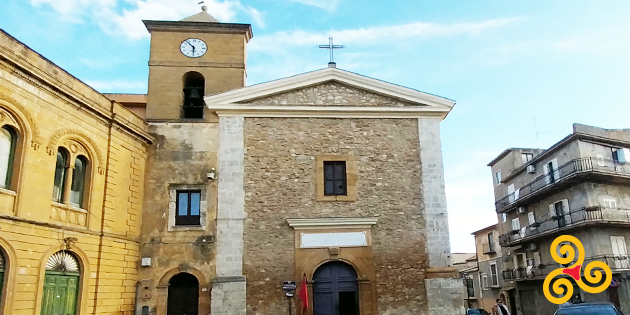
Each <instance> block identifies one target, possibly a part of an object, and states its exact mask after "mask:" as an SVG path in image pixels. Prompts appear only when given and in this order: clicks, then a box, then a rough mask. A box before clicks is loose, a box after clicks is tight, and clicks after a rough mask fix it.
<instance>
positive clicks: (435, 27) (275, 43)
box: [249, 18, 520, 52]
mask: <svg viewBox="0 0 630 315" xmlns="http://www.w3.org/2000/svg"><path fill="white" fill-rule="evenodd" d="M519 20H520V18H510V19H493V20H488V21H483V22H478V23H455V24H437V23H424V22H414V23H408V24H399V25H392V26H376V27H369V28H359V29H347V30H339V31H337V30H331V31H329V32H325V33H322V32H308V31H304V30H294V31H290V32H277V33H275V34H271V35H264V36H259V37H257V38H254V39H253V40H252V42H251V43H250V45H249V49H251V50H252V51H268V52H276V51H277V49H278V48H279V47H287V46H311V45H319V44H322V41H324V42H325V41H326V39H327V38H328V37H329V36H332V37H334V38H335V42H337V43H340V44H344V45H351V44H356V45H383V44H391V43H395V42H398V43H405V42H409V41H410V39H416V40H417V39H423V38H429V37H441V36H454V35H462V34H465V35H476V34H479V33H481V32H483V31H485V30H488V29H495V28H501V27H504V26H506V25H508V24H511V23H514V22H516V21H519Z"/></svg>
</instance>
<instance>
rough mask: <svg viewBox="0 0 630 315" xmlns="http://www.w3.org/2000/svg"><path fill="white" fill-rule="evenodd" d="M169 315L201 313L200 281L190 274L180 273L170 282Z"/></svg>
mask: <svg viewBox="0 0 630 315" xmlns="http://www.w3.org/2000/svg"><path fill="white" fill-rule="evenodd" d="M166 313H167V315H197V314H198V313H199V281H198V280H197V278H196V277H195V276H193V275H191V274H189V273H185V272H182V273H179V274H176V275H174V276H173V278H171V280H170V281H169V282H168V301H167V312H166Z"/></svg>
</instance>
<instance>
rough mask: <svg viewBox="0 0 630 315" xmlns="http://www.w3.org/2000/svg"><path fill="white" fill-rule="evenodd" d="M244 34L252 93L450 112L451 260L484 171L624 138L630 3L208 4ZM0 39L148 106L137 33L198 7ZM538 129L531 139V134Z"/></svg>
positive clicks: (24, 9)
mask: <svg viewBox="0 0 630 315" xmlns="http://www.w3.org/2000/svg"><path fill="white" fill-rule="evenodd" d="M205 2H206V5H208V7H209V10H208V11H209V13H210V14H212V15H213V16H215V17H216V18H217V19H218V20H219V21H221V22H234V23H251V24H252V26H253V30H254V38H253V39H252V41H251V42H250V44H249V46H248V49H249V50H248V84H254V83H259V82H264V81H268V80H273V79H277V78H281V77H285V76H289V75H294V74H297V73H302V72H306V71H311V70H315V69H319V68H324V67H326V64H327V62H328V52H327V51H326V50H323V49H318V48H317V45H318V44H326V43H327V40H328V37H329V36H334V38H335V43H336V44H342V45H345V48H344V49H343V50H341V51H335V52H336V54H335V59H336V61H337V64H338V67H339V68H342V69H345V70H350V71H353V72H357V73H360V74H363V75H367V76H371V77H375V78H378V79H382V80H386V81H390V82H393V83H396V84H400V85H404V86H408V87H411V88H414V89H418V90H421V91H425V92H429V93H432V94H437V95H441V96H444V97H447V98H450V99H455V100H456V101H457V105H456V106H455V108H454V110H453V111H452V112H451V113H450V114H449V116H448V117H447V118H446V120H445V121H444V122H443V124H442V144H443V153H444V163H445V175H446V189H447V196H448V208H449V217H450V229H451V243H452V250H453V251H454V252H464V251H468V252H472V251H473V250H474V243H473V239H472V237H471V236H470V233H471V232H472V231H475V230H477V229H480V228H483V227H485V226H487V225H490V224H493V223H495V222H496V216H495V214H494V207H493V206H494V205H493V196H492V179H491V174H490V170H489V168H488V167H487V166H486V164H487V163H488V162H489V161H490V160H491V159H492V158H494V157H495V156H496V155H498V154H499V153H500V152H501V151H503V150H504V149H505V148H507V147H540V148H546V147H549V146H550V145H551V144H553V143H554V142H556V141H558V140H560V139H561V138H562V137H564V136H566V135H567V134H569V133H570V132H571V124H572V123H574V122H579V123H584V124H590V125H595V126H600V127H605V128H629V127H630V123H629V118H630V115H628V114H629V113H630V110H629V107H630V101H629V99H630V80H629V79H628V78H629V73H630V62H629V56H630V19H628V18H627V17H628V16H630V2H629V1H624V0H619V1H606V0H600V1H577V0H573V1H539V0H530V1H498V0H497V1H481V0H480V1H437V0H436V1H422V0H415V1H411V0H406V1H371V2H370V1H359V0H273V1H271V0H256V1H254V0H252V1H245V0H241V1H240V2H239V1H236V0H225V1H217V0H206V1H205ZM0 7H1V8H2V9H0V28H2V29H4V30H5V31H7V32H8V33H10V34H11V35H13V36H15V37H16V38H18V39H19V40H21V41H22V42H24V43H26V44H27V45H29V46H30V47H31V48H33V49H35V50H36V51H38V52H39V53H41V54H42V55H44V56H45V57H47V58H48V59H50V60H52V61H53V62H55V63H56V64H58V65H59V66H61V67H62V68H64V69H66V70H67V71H68V72H70V73H71V74H73V75H75V76H76V77H78V78H79V79H81V80H83V81H84V82H86V83H88V84H90V85H92V86H93V87H94V88H96V89H97V90H99V91H101V92H125V93H145V92H146V85H147V73H148V67H147V61H148V54H149V34H148V33H147V32H146V30H145V29H144V26H143V25H142V23H141V20H142V19H155V20H180V19H182V18H184V17H186V16H189V15H192V14H195V13H197V12H198V11H199V6H198V5H197V1H196V0H192V1H184V0H0ZM535 125H536V126H537V128H535Z"/></svg>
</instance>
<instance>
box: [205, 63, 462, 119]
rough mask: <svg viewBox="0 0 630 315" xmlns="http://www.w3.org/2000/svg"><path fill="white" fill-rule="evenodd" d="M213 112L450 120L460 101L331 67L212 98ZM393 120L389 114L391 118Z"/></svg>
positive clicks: (207, 100) (210, 101)
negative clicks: (423, 114)
mask: <svg viewBox="0 0 630 315" xmlns="http://www.w3.org/2000/svg"><path fill="white" fill-rule="evenodd" d="M205 101H206V104H207V106H208V107H209V108H210V109H215V110H220V109H235V110H236V109H244V108H249V109H260V110H267V111H268V110H270V109H269V108H270V107H273V108H274V110H275V111H300V110H304V111H309V112H323V111H338V112H342V111H348V110H350V108H351V110H352V111H355V112H360V111H371V112H375V111H378V112H382V113H391V112H405V113H411V112H414V113H416V114H417V116H421V112H426V113H427V114H429V113H430V115H432V116H442V117H445V116H446V114H448V112H450V110H451V109H452V108H453V106H454V105H455V101H453V100H450V99H447V98H444V97H440V96H436V95H432V94H428V93H424V92H421V91H418V90H414V89H410V88H406V87H403V86H400V85H396V84H392V83H389V82H385V81H381V80H377V79H374V78H370V77H366V76H362V75H358V74H356V73H352V72H349V71H344V70H340V69H336V68H327V69H322V70H317V71H313V72H308V73H304V74H299V75H296V76H292V77H288V78H284V79H279V80H275V81H270V82H265V83H261V84H256V85H252V86H248V87H243V88H239V89H235V90H231V91H227V92H223V93H219V94H215V95H211V96H206V97H205ZM385 116H387V115H385Z"/></svg>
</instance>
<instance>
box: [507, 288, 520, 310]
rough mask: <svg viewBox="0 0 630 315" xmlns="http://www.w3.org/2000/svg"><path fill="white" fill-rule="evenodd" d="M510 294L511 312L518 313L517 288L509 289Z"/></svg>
mask: <svg viewBox="0 0 630 315" xmlns="http://www.w3.org/2000/svg"><path fill="white" fill-rule="evenodd" d="M508 296H509V297H510V314H512V315H518V313H517V312H516V292H515V290H510V291H508Z"/></svg>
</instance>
